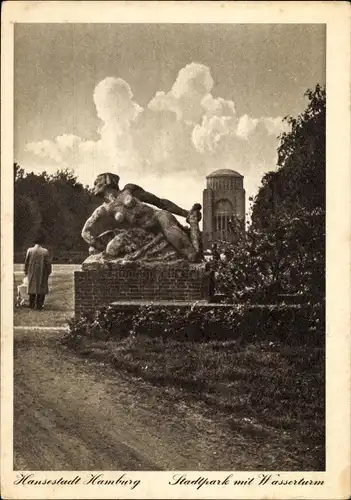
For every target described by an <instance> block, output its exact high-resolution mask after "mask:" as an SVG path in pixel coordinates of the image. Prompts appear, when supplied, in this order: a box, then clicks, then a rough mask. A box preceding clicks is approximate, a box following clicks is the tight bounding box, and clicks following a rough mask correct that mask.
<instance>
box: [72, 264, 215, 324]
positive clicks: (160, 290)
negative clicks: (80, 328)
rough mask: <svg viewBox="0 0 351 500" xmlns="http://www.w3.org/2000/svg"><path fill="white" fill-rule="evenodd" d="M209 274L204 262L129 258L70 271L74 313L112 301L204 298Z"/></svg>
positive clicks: (93, 308)
mask: <svg viewBox="0 0 351 500" xmlns="http://www.w3.org/2000/svg"><path fill="white" fill-rule="evenodd" d="M211 280H212V277H211V274H210V273H209V272H208V271H207V270H206V266H205V264H189V263H187V262H179V263H176V264H169V263H168V264H167V263H156V264H155V263H154V264H152V265H150V264H144V263H140V262H139V263H137V262H131V263H126V264H116V263H115V264H113V265H111V266H110V267H109V268H106V267H103V268H97V269H91V268H90V269H88V270H83V271H76V272H75V273H74V286H75V315H76V317H79V316H80V315H81V314H82V313H84V312H90V311H94V310H96V309H98V308H99V307H102V306H107V305H109V304H111V303H112V302H119V301H120V302H126V301H131V302H132V301H138V302H139V301H145V302H157V301H170V302H172V301H186V302H196V301H208V300H210V296H211V288H212V286H211Z"/></svg>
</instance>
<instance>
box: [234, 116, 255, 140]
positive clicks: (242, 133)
mask: <svg viewBox="0 0 351 500" xmlns="http://www.w3.org/2000/svg"><path fill="white" fill-rule="evenodd" d="M258 123H259V120H258V119H257V118H250V116H248V115H243V116H241V117H240V119H239V122H238V126H237V128H236V135H237V136H238V137H240V138H242V139H248V137H249V135H251V134H252V132H254V130H255V129H256V127H257V125H258Z"/></svg>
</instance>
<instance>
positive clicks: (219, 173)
mask: <svg viewBox="0 0 351 500" xmlns="http://www.w3.org/2000/svg"><path fill="white" fill-rule="evenodd" d="M212 177H243V175H241V174H239V172H236V171H235V170H230V169H229V168H221V169H220V170H215V171H214V172H211V173H210V174H209V175H207V177H206V179H211V178H212Z"/></svg>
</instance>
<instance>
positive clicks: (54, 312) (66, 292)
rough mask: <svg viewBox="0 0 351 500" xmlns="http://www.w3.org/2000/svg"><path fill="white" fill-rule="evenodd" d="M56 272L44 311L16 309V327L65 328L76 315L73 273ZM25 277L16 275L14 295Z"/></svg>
mask: <svg viewBox="0 0 351 500" xmlns="http://www.w3.org/2000/svg"><path fill="white" fill-rule="evenodd" d="M60 271H61V272H60V274H58V273H56V272H54V274H53V275H52V276H51V277H50V278H49V290H50V293H49V294H48V295H47V296H46V299H45V305H44V309H43V310H41V311H36V310H32V309H29V308H28V307H15V308H14V317H13V324H14V326H65V325H66V324H67V319H69V318H71V317H72V316H73V315H74V297H73V273H72V272H70V273H67V272H62V266H61V268H60ZM22 279H23V275H19V274H15V275H14V295H16V293H17V285H19V284H20V283H21V282H22Z"/></svg>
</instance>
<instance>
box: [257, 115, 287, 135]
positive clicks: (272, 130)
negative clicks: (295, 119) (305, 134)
mask: <svg viewBox="0 0 351 500" xmlns="http://www.w3.org/2000/svg"><path fill="white" fill-rule="evenodd" d="M261 121H262V123H263V124H264V126H265V127H266V130H267V132H268V134H269V135H274V136H276V137H277V136H279V135H280V134H281V133H282V132H288V131H289V130H290V125H289V124H288V123H287V122H286V121H284V120H283V118H282V117H281V116H277V117H276V118H273V117H271V116H267V117H266V118H261Z"/></svg>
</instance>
